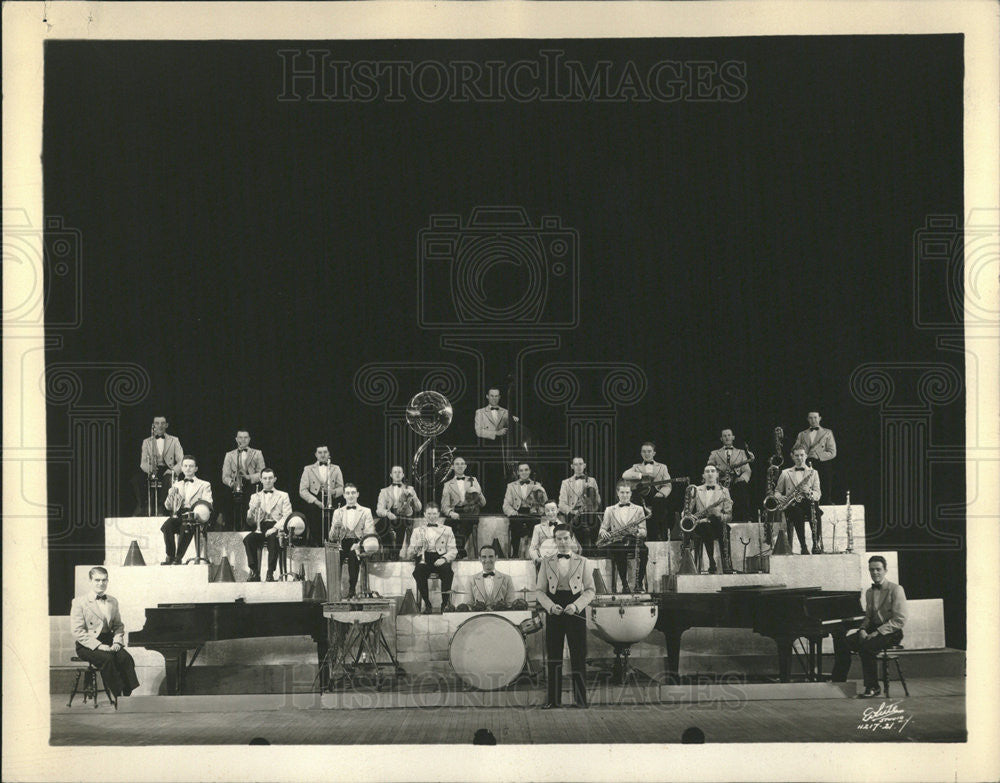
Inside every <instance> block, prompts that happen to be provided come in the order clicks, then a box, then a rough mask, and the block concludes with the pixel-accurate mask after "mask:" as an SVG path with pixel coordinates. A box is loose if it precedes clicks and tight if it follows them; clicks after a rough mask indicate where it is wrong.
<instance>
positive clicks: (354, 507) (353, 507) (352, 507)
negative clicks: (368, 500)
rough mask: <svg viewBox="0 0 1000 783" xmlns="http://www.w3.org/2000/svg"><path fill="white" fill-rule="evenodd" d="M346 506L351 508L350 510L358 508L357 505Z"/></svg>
mask: <svg viewBox="0 0 1000 783" xmlns="http://www.w3.org/2000/svg"><path fill="white" fill-rule="evenodd" d="M345 508H347V509H349V510H351V511H353V510H354V509H356V508H357V506H346V507H345Z"/></svg>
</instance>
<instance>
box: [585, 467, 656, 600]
mask: <svg viewBox="0 0 1000 783" xmlns="http://www.w3.org/2000/svg"><path fill="white" fill-rule="evenodd" d="M616 490H617V491H618V502H617V503H616V504H615V505H613V506H608V507H607V508H606V509H605V510H604V520H603V521H602V522H601V529H600V531H599V532H598V534H597V545H598V546H607V547H609V548H610V549H611V561H612V563H614V566H615V568H616V569H617V571H618V575H619V576H620V577H621V580H622V592H625V593H630V592H632V590H631V589H630V588H629V584H628V563H627V560H628V554H629V552H632V551H633V550H635V549H638V550H639V551H638V557H639V570H638V572H637V574H636V584H635V589H636V591H638V590H639V589H640V585H641V583H643V582H645V580H646V563H647V562H648V561H649V549H647V547H646V511H645V509H644V508H643V507H642V506H637V505H636V504H635V503H633V502H632V485H631V484H629V483H628V481H625V480H622V481H619V482H618V486H617V487H616ZM612 544H614V545H615V546H611V545H612Z"/></svg>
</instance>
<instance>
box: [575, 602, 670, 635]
mask: <svg viewBox="0 0 1000 783" xmlns="http://www.w3.org/2000/svg"><path fill="white" fill-rule="evenodd" d="M659 612H660V607H659V603H658V602H657V601H656V600H655V599H653V598H652V597H650V596H649V595H647V594H640V595H600V596H597V597H596V598H595V599H594V600H593V601H592V602H591V603H590V605H589V606H588V607H587V625H588V626H589V627H590V629H591V630H592V631H594V633H596V634H597V635H598V636H599V637H601V638H602V639H603V640H604V641H606V642H607V643H608V644H611V645H615V646H621V645H631V644H637V643H639V642H641V641H642V640H643V639H645V638H646V637H647V636H649V634H650V633H651V632H652V630H653V626H654V625H656V618H657V617H658V616H659Z"/></svg>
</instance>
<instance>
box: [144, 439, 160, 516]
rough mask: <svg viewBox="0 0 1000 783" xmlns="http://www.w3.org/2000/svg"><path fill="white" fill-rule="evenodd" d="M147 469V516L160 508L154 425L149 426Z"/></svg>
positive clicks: (155, 512)
mask: <svg viewBox="0 0 1000 783" xmlns="http://www.w3.org/2000/svg"><path fill="white" fill-rule="evenodd" d="M146 458H147V460H148V461H149V470H148V472H147V473H146V509H147V511H148V514H149V516H151V517H155V516H156V515H157V512H158V511H159V510H160V488H161V487H163V482H162V481H161V480H160V474H159V469H158V466H157V464H156V425H155V424H153V425H151V426H150V428H149V453H148V454H147V457H146Z"/></svg>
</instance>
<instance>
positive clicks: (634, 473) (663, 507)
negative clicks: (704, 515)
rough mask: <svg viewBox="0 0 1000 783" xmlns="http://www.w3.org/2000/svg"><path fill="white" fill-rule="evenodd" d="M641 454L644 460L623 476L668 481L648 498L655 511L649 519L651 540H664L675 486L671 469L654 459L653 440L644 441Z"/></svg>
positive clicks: (657, 481) (637, 479)
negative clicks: (671, 493) (672, 491)
mask: <svg viewBox="0 0 1000 783" xmlns="http://www.w3.org/2000/svg"><path fill="white" fill-rule="evenodd" d="M639 454H640V455H641V456H642V461H641V462H637V463H635V464H634V465H633V466H632V467H630V468H628V469H627V470H626V471H625V472H624V473H622V478H623V479H629V480H631V481H641V480H642V479H644V478H648V479H649V480H650V481H652V482H653V483H654V484H656V483H659V482H661V481H662V482H666V483H664V484H661V485H660V486H659V487H657V488H656V490H655V491H653V492H651V493H650V495H649V497H648V498H647V499H646V500H647V503H648V505H649V508H650V510H652V512H653V516H652V517H650V519H649V540H650V541H663V540H664V539H665V538H666V530H667V525H668V524H669V522H668V518H669V517H668V513H669V512H668V510H667V498H668V497H669V496H670V491H671V490H672V489H673V486H672V485H671V484H670V471H669V470H668V469H667V466H666V465H664V464H663V463H662V462H657V461H656V460H655V459H654V457H655V456H656V444H655V443H653V441H651V440H647V441H646V442H645V443H643V444H642V447H641V448H640V449H639Z"/></svg>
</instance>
